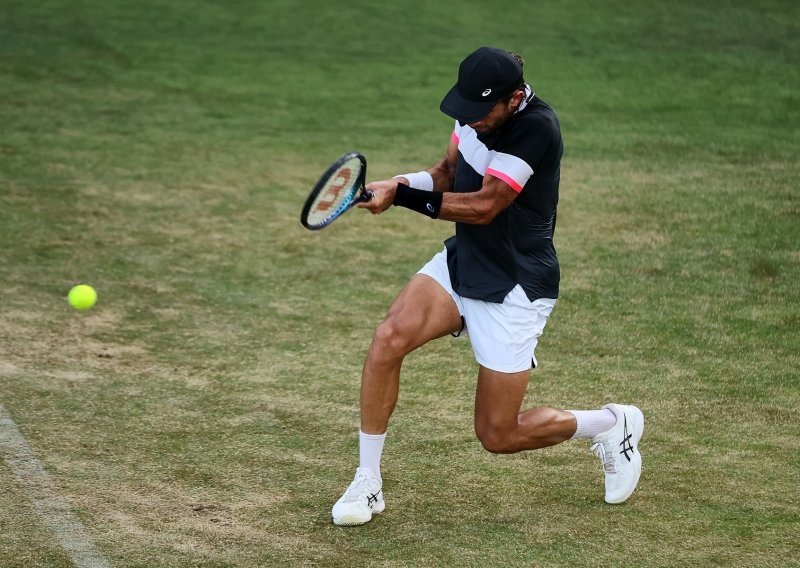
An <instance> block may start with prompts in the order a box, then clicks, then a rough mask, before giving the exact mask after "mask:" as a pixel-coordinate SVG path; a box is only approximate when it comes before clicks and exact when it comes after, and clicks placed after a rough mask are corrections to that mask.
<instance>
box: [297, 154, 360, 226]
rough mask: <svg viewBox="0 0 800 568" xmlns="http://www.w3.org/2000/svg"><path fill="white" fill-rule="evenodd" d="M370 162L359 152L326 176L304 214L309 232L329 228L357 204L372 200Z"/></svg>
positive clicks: (312, 195) (340, 163)
mask: <svg viewBox="0 0 800 568" xmlns="http://www.w3.org/2000/svg"><path fill="white" fill-rule="evenodd" d="M366 176H367V159H366V158H365V157H364V156H362V155H361V154H359V153H358V152H348V153H347V154H345V155H344V156H342V157H341V158H339V159H338V160H336V161H335V162H334V163H333V165H331V167H330V168H328V171H326V172H325V173H324V174H322V177H321V178H319V181H318V182H317V185H315V186H314V189H312V190H311V193H310V194H309V196H308V199H306V204H305V205H304V206H303V212H302V213H300V222H301V223H302V224H303V226H304V227H305V228H306V229H311V230H312V231H316V230H318V229H322V228H323V227H327V226H328V225H330V224H331V223H333V222H334V221H335V220H336V219H338V218H339V217H340V216H341V215H342V214H343V213H344V212H346V211H348V210H349V209H350V208H351V207H353V206H354V205H356V204H357V203H362V202H364V201H369V200H370V199H372V192H371V191H367V190H366V189H365V188H364V180H365V178H366Z"/></svg>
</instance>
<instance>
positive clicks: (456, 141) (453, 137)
mask: <svg viewBox="0 0 800 568" xmlns="http://www.w3.org/2000/svg"><path fill="white" fill-rule="evenodd" d="M450 138H452V140H453V141H454V142H455V143H456V144H458V134H456V131H455V130H453V135H452V136H451V137H450Z"/></svg>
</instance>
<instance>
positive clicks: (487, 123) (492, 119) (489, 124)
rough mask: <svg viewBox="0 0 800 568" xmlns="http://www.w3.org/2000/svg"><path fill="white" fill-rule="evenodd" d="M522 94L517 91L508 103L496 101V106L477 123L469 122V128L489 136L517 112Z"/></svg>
mask: <svg viewBox="0 0 800 568" xmlns="http://www.w3.org/2000/svg"><path fill="white" fill-rule="evenodd" d="M522 97H523V93H522V92H521V91H517V92H516V93H514V95H513V96H512V97H511V99H510V100H509V101H508V102H503V101H497V104H495V105H494V107H492V110H490V111H489V114H487V115H486V116H484V117H483V118H482V119H480V120H479V121H478V122H471V123H469V126H470V127H471V128H472V129H473V130H475V132H477V133H478V134H491V133H492V132H494V131H495V130H497V129H498V128H500V127H501V126H503V124H505V123H506V121H507V120H508V119H509V118H511V117H512V116H514V113H515V112H517V109H518V108H519V105H520V103H521V102H522Z"/></svg>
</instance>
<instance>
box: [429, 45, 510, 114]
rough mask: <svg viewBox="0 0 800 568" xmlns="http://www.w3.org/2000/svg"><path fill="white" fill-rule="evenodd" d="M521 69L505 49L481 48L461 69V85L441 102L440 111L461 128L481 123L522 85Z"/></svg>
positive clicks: (454, 87) (459, 81)
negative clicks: (464, 125)
mask: <svg viewBox="0 0 800 568" xmlns="http://www.w3.org/2000/svg"><path fill="white" fill-rule="evenodd" d="M522 81H523V79H522V65H520V63H519V61H517V60H516V58H515V57H514V56H513V55H512V54H511V53H509V52H508V51H506V50H504V49H497V48H494V47H482V48H480V49H478V50H477V51H474V52H472V53H470V54H469V55H468V56H467V58H466V59H464V61H462V62H461V66H460V67H459V68H458V83H456V84H455V86H453V88H452V89H450V92H449V93H447V95H445V97H444V99H442V104H441V105H440V106H439V108H440V109H441V111H442V112H443V113H445V114H446V115H448V116H452V117H453V118H455V119H456V120H457V121H459V122H460V123H461V124H469V123H472V122H478V121H479V120H481V119H482V118H484V117H485V116H486V115H487V114H489V111H491V110H492V108H493V107H494V105H495V104H496V103H497V101H499V100H500V99H502V98H503V97H505V96H507V95H510V94H511V93H513V92H514V91H516V90H517V89H518V88H519V86H520V85H521V84H522Z"/></svg>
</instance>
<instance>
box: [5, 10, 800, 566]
mask: <svg viewBox="0 0 800 568" xmlns="http://www.w3.org/2000/svg"><path fill="white" fill-rule="evenodd" d="M798 31H800V11H799V10H798V8H797V6H796V3H794V2H789V1H773V2H760V3H758V5H755V4H754V3H746V2H734V3H725V2H702V3H698V2H672V3H669V4H662V3H656V2H640V3H622V2H614V3H601V4H598V3H580V2H553V3H547V4H544V5H543V4H541V3H532V2H518V3H514V4H512V5H503V6H499V5H493V4H486V3H483V2H477V1H471V0H459V1H457V2H443V3H438V4H436V3H433V2H421V1H412V2H403V3H397V4H394V5H382V4H380V3H370V2H361V1H357V2H354V3H350V4H348V5H347V6H344V5H339V4H336V3H333V4H331V3H327V2H322V1H316V0H315V1H310V2H304V3H296V2H289V1H286V0H284V1H270V2H226V3H211V2H189V1H174V2H156V1H146V2H138V3H130V2H117V1H111V2H99V1H96V0H87V1H85V2H57V1H43V2H36V3H30V2H21V1H17V0H5V1H4V2H2V10H0V93H2V95H0V124H2V128H0V280H1V281H2V282H3V288H4V295H3V308H2V309H1V310H0V404H2V405H3V406H4V407H5V408H6V410H7V411H8V412H9V413H10V414H11V415H12V416H13V418H14V420H15V421H16V423H17V424H18V426H19V428H20V430H21V432H22V433H23V434H24V435H25V437H26V439H27V440H28V442H29V443H30V445H31V446H32V447H33V449H34V451H35V452H36V454H37V456H38V457H39V459H40V460H41V461H42V463H43V464H44V465H45V466H46V467H47V470H48V472H49V473H50V474H51V476H52V478H53V482H54V484H55V486H56V488H57V489H58V491H59V492H60V494H61V495H62V496H63V497H64V499H66V500H67V501H68V502H69V503H70V505H71V506H72V508H73V510H74V511H75V513H76V514H77V515H78V517H79V518H80V519H81V521H82V522H83V523H84V524H85V525H86V527H87V529H88V531H89V533H90V534H91V535H92V536H93V538H94V539H95V541H96V543H97V545H98V547H99V549H100V550H101V551H102V553H103V554H104V555H105V556H106V557H107V558H108V559H109V560H110V561H111V563H112V564H113V565H114V566H187V567H188V566H209V567H210V566H270V565H286V566H290V565H292V566H293V565H321V566H373V565H385V566H406V565H407V566H490V565H511V566H523V565H526V566H527V565H539V566H567V565H574V566H598V565H617V564H620V563H622V562H629V563H632V564H634V565H647V566H676V565H694V566H770V567H772V566H788V565H798V562H797V558H798V557H800V546H798V543H797V534H798V531H799V530H800V502H798V492H797V488H798V486H800V463H798V458H797V455H798V449H800V445H799V444H798V439H799V438H800V426H798V424H800V412H799V411H798V407H800V373H798V368H800V349H798V347H799V346H800V287H799V286H798V282H800V191H799V190H798V181H799V180H800V175H799V174H800V162H798V159H797V156H798V155H800V139H798V137H797V132H798V129H799V128H800V111H798V109H800V95H798V93H799V92H800V71H798V70H799V69H800V65H798V63H800V58H798V53H800V33H798ZM480 45H500V46H504V47H507V48H509V49H514V50H515V51H518V52H520V53H522V54H523V56H524V57H525V58H526V61H527V64H526V70H527V73H526V74H527V77H528V79H529V80H530V81H531V82H532V83H533V85H534V86H535V88H536V90H537V92H538V94H539V95H540V96H541V97H542V98H544V99H545V100H547V101H548V102H550V103H551V104H552V105H553V106H554V107H555V108H556V109H557V111H558V113H559V116H560V119H561V123H562V130H563V134H564V138H565V149H566V153H565V157H564V162H563V169H562V172H563V179H562V193H561V206H560V210H559V224H558V232H557V235H556V245H557V247H558V250H559V254H560V258H561V261H562V271H563V280H562V296H561V299H560V301H559V305H558V306H557V308H556V309H555V311H554V313H553V316H552V318H551V321H550V323H549V324H548V326H547V329H546V332H545V335H544V337H543V338H542V341H541V342H540V346H539V348H538V350H537V358H538V359H539V360H540V363H541V368H540V369H539V370H537V371H536V372H535V373H534V374H533V378H532V382H531V386H530V389H529V394H528V398H527V401H526V403H527V404H529V405H535V404H547V405H552V406H557V407H563V408H591V407H598V406H599V405H602V404H604V403H606V402H609V401H621V402H627V401H634V402H636V403H637V404H639V405H640V406H641V407H642V408H643V410H644V412H645V415H646V419H647V431H646V435H645V438H644V440H643V445H642V450H643V453H644V456H645V470H644V473H643V477H642V481H641V484H640V487H639V489H638V490H637V492H636V493H635V494H634V496H633V498H632V499H631V500H630V502H629V503H627V504H626V505H624V506H620V507H610V506H607V505H605V504H603V502H602V474H601V470H600V467H599V464H598V463H597V462H596V459H595V458H594V457H593V456H591V455H590V454H589V452H588V450H587V448H586V446H585V445H584V444H581V443H570V444H563V445H561V446H558V447H555V448H552V449H548V450H545V451H540V452H534V453H525V454H518V455H514V456H494V455H489V454H486V453H485V452H483V450H482V449H481V448H480V444H479V443H478V442H477V441H476V440H475V438H474V436H473V433H472V422H471V420H472V414H471V413H472V404H473V400H472V398H473V391H474V382H475V374H476V368H475V363H474V361H473V359H472V354H471V350H470V347H469V344H468V342H467V341H463V340H461V341H455V340H452V341H451V340H443V341H440V342H437V343H434V344H431V345H428V346H425V347H424V348H422V349H421V350H420V351H419V352H417V353H415V354H413V355H412V356H410V357H409V358H408V360H407V361H406V364H405V367H404V376H403V383H402V387H401V399H400V404H399V406H398V410H397V412H396V414H395V416H394V417H393V420H392V423H391V425H390V433H389V438H388V442H387V447H386V451H385V454H384V456H385V458H384V478H385V491H386V497H387V503H388V507H387V511H386V513H385V514H383V515H382V516H380V517H378V518H377V519H376V520H375V521H374V522H373V523H371V524H369V525H366V526H364V527H361V528H357V529H348V530H343V529H340V528H337V527H334V526H333V525H332V524H331V523H330V520H329V514H330V506H331V505H332V504H333V502H334V501H335V500H336V498H338V496H339V494H340V492H341V491H342V490H343V489H344V487H345V486H346V484H347V483H348V482H349V480H350V477H351V476H352V471H353V468H354V467H355V465H356V452H357V446H356V441H357V440H356V432H357V424H358V408H357V389H358V380H359V374H360V368H361V364H362V360H363V356H364V354H365V352H366V348H367V346H368V343H369V340H370V337H371V333H372V329H373V328H374V326H375V324H376V323H377V322H378V321H379V320H380V318H381V317H382V316H383V314H384V312H385V310H386V308H387V307H388V305H389V303H390V302H391V300H392V298H393V297H394V295H395V294H396V293H397V291H398V290H399V288H400V287H401V286H402V284H403V283H404V282H405V281H406V280H407V278H408V277H409V276H410V275H411V274H413V273H414V271H415V270H417V269H418V268H419V267H420V266H421V265H422V264H423V263H424V262H425V261H426V260H427V259H428V258H429V257H430V256H431V255H432V254H433V253H434V252H435V251H437V250H438V249H439V248H440V247H441V241H442V240H443V239H444V238H446V237H447V236H449V235H450V234H451V231H452V227H451V226H449V225H448V224H447V223H444V222H433V221H429V220H427V219H425V218H422V217H420V216H415V215H413V214H412V213H409V212H407V211H397V210H395V211H391V212H388V213H387V214H385V215H382V216H380V217H372V216H370V215H366V214H364V213H363V212H354V213H350V214H348V217H347V218H343V219H342V220H340V221H337V223H336V224H335V225H333V226H332V227H331V228H330V229H326V230H325V231H324V234H317V233H310V232H307V231H305V230H304V229H302V227H301V226H300V224H299V222H298V215H299V211H300V208H301V205H302V202H303V199H304V197H305V195H306V193H307V191H308V189H309V187H310V185H311V184H313V182H314V181H315V180H316V178H317V176H318V175H319V173H320V172H321V171H322V170H323V169H324V168H325V167H326V166H327V165H328V163H329V162H331V161H332V160H333V159H334V158H336V157H338V156H339V155H340V154H342V153H344V152H345V151H348V150H351V149H358V150H360V151H362V152H364V153H365V154H366V155H367V157H368V159H369V161H370V174H371V175H370V177H372V178H373V179H374V178H380V177H383V176H387V175H393V174H395V173H397V172H401V171H412V170H414V169H415V168H416V169H419V168H422V167H425V166H427V165H429V164H430V163H432V162H433V161H434V160H436V159H438V158H439V157H440V156H441V154H442V152H443V151H444V148H445V145H446V142H447V140H448V137H449V133H450V128H451V123H450V120H449V119H447V118H446V117H444V116H443V115H441V114H440V113H439V111H438V103H439V101H440V99H441V96H442V95H443V93H444V92H446V90H447V88H449V86H450V85H451V84H452V82H453V81H454V79H455V76H456V69H457V65H458V62H459V61H460V60H461V59H462V58H463V56H464V55H465V54H467V53H469V52H470V51H471V50H473V49H475V48H476V47H478V46H480ZM78 282H87V283H91V284H92V285H94V286H95V287H96V289H97V290H98V293H99V301H98V304H97V306H96V308H95V309H93V310H92V311H90V312H87V313H78V312H75V311H73V310H71V309H70V308H69V306H68V305H67V302H66V293H67V291H68V290H69V288H70V287H71V286H72V285H73V284H75V283H78ZM29 497H30V496H28V495H26V494H25V493H24V491H22V490H21V489H20V487H19V486H18V485H17V484H16V481H15V479H14V476H13V474H12V472H11V470H10V469H9V468H8V467H6V464H5V463H3V464H2V465H0V510H2V511H3V514H2V515H0V517H2V519H1V520H0V565H3V566H10V567H16V566H20V567H21V566H25V567H29V566H48V567H51V566H56V567H57V566H67V565H69V560H68V557H67V556H66V554H65V553H64V552H63V551H62V550H60V549H59V547H58V544H57V541H56V540H55V538H53V537H52V536H51V535H49V534H48V533H47V530H46V527H45V526H44V524H43V523H42V522H41V520H40V519H38V518H37V516H36V514H35V509H34V508H33V507H32V506H31V505H30V503H29V502H28V500H29Z"/></svg>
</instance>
